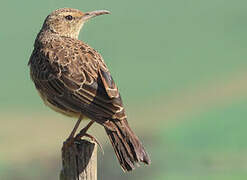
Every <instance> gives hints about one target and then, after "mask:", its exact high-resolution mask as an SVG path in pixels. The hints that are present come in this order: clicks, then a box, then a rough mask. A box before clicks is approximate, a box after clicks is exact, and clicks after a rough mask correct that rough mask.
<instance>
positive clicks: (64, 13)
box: [42, 8, 110, 39]
mask: <svg viewBox="0 0 247 180" xmlns="http://www.w3.org/2000/svg"><path fill="white" fill-rule="evenodd" d="M109 13H110V12H109V11H106V10H98V11H92V12H86V13H83V12H81V11H79V10H77V9H72V8H62V9H57V10H55V11H53V12H52V13H51V14H49V15H48V16H47V18H46V19H45V22H44V24H43V28H42V29H48V30H50V31H52V32H54V33H57V34H59V35H60V36H65V37H71V38H76V39H77V38H78V36H79V32H80V30H81V28H82V27H83V25H84V23H85V22H87V21H88V20H89V19H90V18H93V17H95V16H99V15H103V14H109Z"/></svg>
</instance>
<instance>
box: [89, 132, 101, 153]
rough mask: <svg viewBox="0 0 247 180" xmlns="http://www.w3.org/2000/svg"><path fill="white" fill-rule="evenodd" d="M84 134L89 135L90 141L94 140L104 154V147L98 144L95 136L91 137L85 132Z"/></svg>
mask: <svg viewBox="0 0 247 180" xmlns="http://www.w3.org/2000/svg"><path fill="white" fill-rule="evenodd" d="M85 136H86V137H89V138H90V139H91V140H92V141H94V142H96V143H97V144H98V146H99V147H100V150H101V152H102V154H104V149H103V147H102V145H101V144H100V142H99V141H98V140H97V139H96V138H95V137H93V136H92V135H90V134H87V133H85Z"/></svg>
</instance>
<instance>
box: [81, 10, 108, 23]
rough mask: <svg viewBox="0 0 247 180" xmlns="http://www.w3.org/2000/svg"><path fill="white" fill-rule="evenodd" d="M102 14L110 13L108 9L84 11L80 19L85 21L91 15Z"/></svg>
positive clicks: (91, 16)
mask: <svg viewBox="0 0 247 180" xmlns="http://www.w3.org/2000/svg"><path fill="white" fill-rule="evenodd" d="M104 14H110V11H107V10H97V11H91V12H86V13H85V14H84V15H83V16H82V19H83V20H84V21H86V20H88V19H91V18H93V17H96V16H100V15H104Z"/></svg>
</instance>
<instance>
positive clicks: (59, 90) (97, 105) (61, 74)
mask: <svg viewBox="0 0 247 180" xmlns="http://www.w3.org/2000/svg"><path fill="white" fill-rule="evenodd" d="M64 41H65V43H64V46H61V43H58V44H56V42H53V43H52V46H51V47H50V48H49V46H48V48H43V49H42V50H40V51H39V52H38V53H36V54H39V58H38V57H37V55H36V57H33V58H32V57H31V60H30V62H31V61H32V59H36V60H37V59H40V61H41V62H40V63H31V66H32V64H36V65H37V66H39V67H36V68H32V69H34V70H33V71H32V72H31V73H33V74H35V75H33V77H34V78H33V79H34V81H35V84H38V85H36V87H37V86H40V87H37V88H38V89H39V88H42V91H46V94H47V96H49V97H48V100H49V99H50V102H53V104H56V105H57V106H61V107H65V108H67V109H69V110H71V111H76V112H78V111H79V112H82V113H83V114H85V115H86V116H88V117H89V118H91V119H94V120H96V121H99V122H101V123H103V121H105V120H108V119H117V120H121V119H124V118H126V116H125V112H124V108H123V105H122V100H121V97H120V94H119V92H118V89H117V86H116V84H115V83H114V81H113V79H112V77H111V75H110V73H109V71H108V69H107V67H106V65H105V63H104V61H103V59H102V57H101V56H100V54H99V53H97V52H96V51H95V50H94V49H92V48H90V47H89V46H88V45H86V44H84V43H82V42H81V41H79V40H74V39H65V40H64ZM34 54H35V53H34ZM40 54H41V55H40ZM34 56H35V55H34ZM39 64H40V65H39Z"/></svg>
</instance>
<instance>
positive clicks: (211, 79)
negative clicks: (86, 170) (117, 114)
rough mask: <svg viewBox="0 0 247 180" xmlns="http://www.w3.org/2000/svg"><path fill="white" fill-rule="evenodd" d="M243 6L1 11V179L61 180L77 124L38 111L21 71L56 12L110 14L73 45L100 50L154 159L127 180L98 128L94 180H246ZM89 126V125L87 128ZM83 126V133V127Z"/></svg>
mask: <svg viewBox="0 0 247 180" xmlns="http://www.w3.org/2000/svg"><path fill="white" fill-rule="evenodd" d="M246 6H247V2H246V1H243V0H236V1H230V0H208V1H203V0H187V1H181V0H180V1H179V0H155V1H130V0H126V1H114V0H108V1H106V0H93V1H75V0H73V1H65V0H61V1H55V0H43V1H31V0H27V1H25V2H23V1H13V0H12V1H11V0H10V1H3V2H2V3H1V7H0V8H1V11H0V19H1V30H0V40H1V41H0V47H1V66H0V82H1V86H0V92H1V93H0V123H1V126H0V147H1V148H0V179H4V180H5V179H6V180H10V179H11V180H15V179H18V180H19V179H25V180H29V179H30V180H31V179H37V180H39V179H40V180H41V179H58V174H59V170H60V169H61V160H60V148H61V144H62V142H63V140H64V139H65V138H66V137H67V135H68V134H69V132H70V130H71V129H72V127H73V125H74V123H75V120H74V119H70V118H67V117H63V116H62V115H59V114H57V113H54V112H53V111H52V110H50V109H48V108H47V107H45V106H44V105H43V103H42V102H41V100H40V98H39V97H38V95H37V93H36V91H35V88H34V85H33V84H32V82H31V80H30V78H29V68H28V67H27V62H28V59H29V56H30V54H31V52H32V49H33V42H34V39H35V36H36V34H37V33H38V31H39V29H40V28H41V25H42V22H43V20H44V18H45V17H46V16H47V15H48V14H49V13H50V12H51V11H53V10H54V9H57V8H61V7H72V8H78V9H80V10H82V11H91V10H97V9H107V10H110V11H111V12H112V14H111V15H107V16H101V17H98V18H95V19H93V20H91V21H90V22H88V23H87V24H86V25H85V26H84V29H83V30H82V32H81V34H80V37H79V39H81V40H83V41H85V42H87V43H88V44H90V45H91V46H92V47H94V48H95V49H96V50H98V51H99V52H100V53H101V54H102V56H103V57H104V59H105V62H106V63H107V64H108V67H109V68H110V70H111V73H112V75H113V77H114V79H115V81H116V82H117V84H118V87H119V89H120V91H121V94H122V97H123V100H124V104H125V107H126V109H127V113H128V117H129V122H130V124H131V126H132V127H133V129H134V130H135V131H136V132H137V134H138V135H139V136H140V137H141V139H142V141H143V143H144V144H145V146H146V149H147V150H148V152H149V153H150V156H151V158H152V165H151V166H150V167H141V168H138V169H137V170H135V171H134V172H133V173H131V174H124V173H123V172H122V170H121V168H120V167H119V165H118V162H117V161H116V158H115V156H114V155H113V150H112V148H111V147H110V145H109V141H108V139H107V137H106V136H105V133H104V130H103V129H102V128H101V127H99V126H94V127H93V128H92V129H91V132H92V134H95V136H96V137H98V138H99V140H100V141H101V142H102V143H103V146H104V150H105V155H102V154H101V153H100V152H99V153H98V156H99V158H98V162H99V166H98V167H99V170H98V171H99V172H98V176H99V179H117V178H118V179H130V180H132V179H133V180H134V179H147V180H149V179H154V180H161V179H162V180H163V179H166V180H180V179H183V180H186V179H190V180H193V179H195V180H214V179H215V180H216V179H217V180H219V179H224V180H232V179H234V180H238V179H239V180H242V179H246V178H247V151H246V150H247V142H246V137H247V135H246V125H247V124H246V118H247V112H246V108H247V84H246V81H247V71H246V69H247V68H246V65H247V62H246V56H247V51H246V47H247V43H246V42H247V41H246V40H247V36H246V32H247V21H246V18H247V13H246ZM83 125H85V123H84V124H83ZM83 125H82V126H83Z"/></svg>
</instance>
